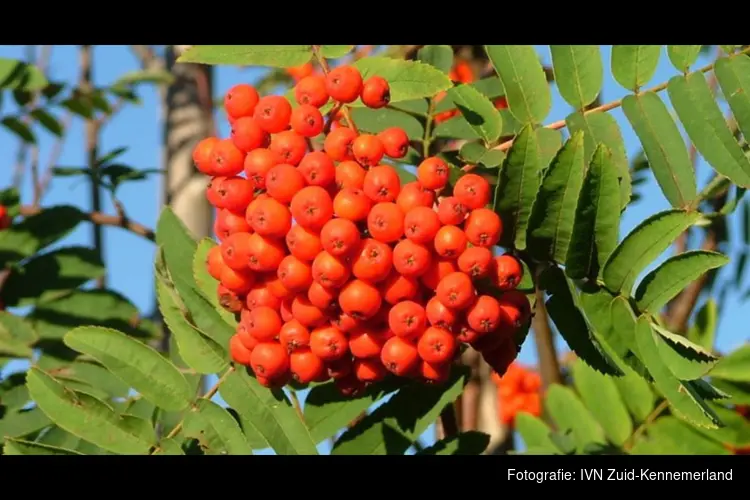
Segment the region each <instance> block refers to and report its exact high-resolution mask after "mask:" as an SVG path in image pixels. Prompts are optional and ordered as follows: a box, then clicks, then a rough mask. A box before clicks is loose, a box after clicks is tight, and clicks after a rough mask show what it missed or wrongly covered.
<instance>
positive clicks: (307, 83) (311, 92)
mask: <svg viewBox="0 0 750 500" xmlns="http://www.w3.org/2000/svg"><path fill="white" fill-rule="evenodd" d="M294 99H295V100H296V101H297V104H299V105H300V106H303V105H305V104H309V105H310V106H315V107H316V108H320V107H322V106H323V105H325V103H327V102H328V91H327V90H326V79H325V77H324V76H322V75H310V76H306V77H304V78H302V79H301V80H300V81H299V82H297V85H296V86H295V87H294Z"/></svg>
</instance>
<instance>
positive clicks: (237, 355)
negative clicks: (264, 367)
mask: <svg viewBox="0 0 750 500" xmlns="http://www.w3.org/2000/svg"><path fill="white" fill-rule="evenodd" d="M229 354H230V356H232V361H234V362H235V363H239V364H241V365H245V366H250V357H251V356H252V352H251V351H250V350H249V349H248V348H247V347H245V346H244V345H242V341H241V340H240V337H239V335H237V334H235V335H232V338H231V339H229Z"/></svg>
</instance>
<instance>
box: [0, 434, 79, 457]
mask: <svg viewBox="0 0 750 500" xmlns="http://www.w3.org/2000/svg"><path fill="white" fill-rule="evenodd" d="M3 454H4V455H83V453H79V452H77V451H75V450H66V449H65V448H58V447H56V446H49V445H46V444H41V443H34V442H32V441H24V440H22V439H11V438H6V439H5V446H4V447H3Z"/></svg>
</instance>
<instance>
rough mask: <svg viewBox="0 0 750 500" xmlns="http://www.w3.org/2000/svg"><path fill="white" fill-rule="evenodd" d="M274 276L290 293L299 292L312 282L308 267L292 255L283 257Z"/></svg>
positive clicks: (310, 271) (310, 270)
mask: <svg viewBox="0 0 750 500" xmlns="http://www.w3.org/2000/svg"><path fill="white" fill-rule="evenodd" d="M276 274H277V276H278V277H279V280H281V284H282V285H284V288H286V289H287V290H289V291H291V292H301V291H302V290H305V289H306V288H308V287H309V286H310V285H311V284H312V282H313V279H312V269H311V267H310V265H309V264H307V263H306V262H303V261H302V260H300V259H298V258H297V257H295V256H294V255H287V256H286V257H284V259H283V260H282V261H281V263H280V264H279V268H278V270H277V271H276Z"/></svg>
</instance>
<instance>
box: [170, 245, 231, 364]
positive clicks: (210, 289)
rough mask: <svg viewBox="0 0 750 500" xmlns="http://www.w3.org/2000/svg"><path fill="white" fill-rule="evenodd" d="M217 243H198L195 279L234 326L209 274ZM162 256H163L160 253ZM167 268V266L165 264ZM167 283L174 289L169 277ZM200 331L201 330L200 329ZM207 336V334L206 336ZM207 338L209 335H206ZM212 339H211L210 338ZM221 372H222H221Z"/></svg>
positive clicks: (217, 308)
mask: <svg viewBox="0 0 750 500" xmlns="http://www.w3.org/2000/svg"><path fill="white" fill-rule="evenodd" d="M216 245H217V243H216V242H215V241H214V240H212V239H211V238H203V239H201V241H200V243H198V246H197V248H196V249H195V255H194V256H193V276H194V278H195V284H196V286H197V289H198V292H200V294H201V295H203V297H204V298H205V299H206V300H208V302H210V303H211V305H213V307H214V309H215V310H216V311H217V312H218V313H219V316H221V317H222V318H224V321H225V322H226V323H227V324H229V325H232V324H234V323H235V322H236V320H235V319H234V314H233V313H231V312H229V311H227V310H226V309H224V308H223V307H221V305H219V296H218V294H217V293H216V290H217V286H218V285H219V282H218V281H216V280H215V279H214V277H213V276H211V274H210V273H209V272H208V265H207V263H206V262H207V259H208V252H209V250H211V248H213V247H215V246H216ZM159 255H160V256H162V255H163V254H162V253H161V252H160V253H159ZM164 266H166V264H164ZM162 279H164V280H165V282H166V283H168V284H169V288H170V289H174V284H173V283H172V282H171V280H169V279H168V278H167V277H163V278H162ZM177 303H178V304H181V303H182V301H181V300H177ZM181 310H182V311H183V313H184V312H185V306H184V304H182V307H181ZM199 330H200V329H199ZM204 335H205V334H204ZM206 336H207V335H206ZM209 338H210V337H209ZM219 371H220V370H219Z"/></svg>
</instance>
